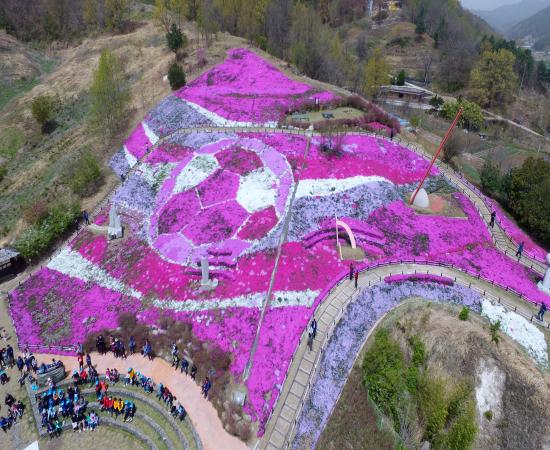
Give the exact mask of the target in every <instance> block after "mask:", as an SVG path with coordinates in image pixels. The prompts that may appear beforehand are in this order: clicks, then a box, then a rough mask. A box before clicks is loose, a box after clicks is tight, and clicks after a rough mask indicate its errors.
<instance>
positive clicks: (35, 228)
mask: <svg viewBox="0 0 550 450" xmlns="http://www.w3.org/2000/svg"><path fill="white" fill-rule="evenodd" d="M79 215H80V207H79V205H78V203H60V204H59V205H57V206H54V207H53V208H52V209H51V210H50V211H49V213H48V215H47V217H46V218H44V219H43V220H42V221H41V222H40V223H39V224H36V225H32V226H31V227H29V228H27V230H25V231H24V232H23V234H22V235H21V236H19V238H18V239H17V240H16V241H15V244H14V247H15V248H16V250H17V251H18V252H19V253H21V255H22V256H23V257H24V258H25V259H27V260H31V259H34V258H38V257H40V256H42V255H43V254H44V253H46V252H47V251H48V250H49V249H50V248H51V247H52V245H53V244H54V243H55V242H56V241H57V240H58V239H59V238H60V237H61V236H62V235H63V234H65V233H66V232H67V231H68V230H69V229H70V228H72V227H73V226H74V223H75V220H76V219H77V218H78V217H79Z"/></svg>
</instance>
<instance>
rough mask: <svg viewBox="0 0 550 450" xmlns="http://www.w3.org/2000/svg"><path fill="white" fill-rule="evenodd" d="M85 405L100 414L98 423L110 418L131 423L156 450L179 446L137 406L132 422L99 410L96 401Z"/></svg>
mask: <svg viewBox="0 0 550 450" xmlns="http://www.w3.org/2000/svg"><path fill="white" fill-rule="evenodd" d="M87 407H88V409H91V410H93V411H95V412H97V413H98V414H99V415H100V419H99V422H100V424H101V422H102V421H104V419H110V420H112V421H114V422H116V423H117V424H120V423H126V424H131V425H132V426H133V427H134V428H137V429H139V430H140V431H141V432H142V433H143V434H144V435H145V436H147V437H148V438H149V439H151V441H152V442H153V444H154V445H155V446H156V448H157V449H158V450H176V449H177V448H180V447H176V446H175V444H174V442H172V441H171V440H169V439H167V438H166V437H164V434H165V432H164V429H163V428H162V427H161V426H160V425H158V424H157V423H156V422H155V421H154V420H152V419H151V418H150V417H149V416H148V415H147V414H145V413H143V412H142V411H140V410H139V408H138V409H137V411H136V414H135V415H134V418H133V420H132V422H124V421H123V417H122V416H121V417H119V418H117V417H116V416H110V415H107V412H105V411H101V405H100V404H99V403H98V402H89V403H88V406H87ZM176 444H177V443H176Z"/></svg>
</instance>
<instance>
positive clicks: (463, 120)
mask: <svg viewBox="0 0 550 450" xmlns="http://www.w3.org/2000/svg"><path fill="white" fill-rule="evenodd" d="M460 108H463V109H464V111H463V113H462V116H461V117H460V120H459V121H458V125H459V126H461V127H462V128H467V129H468V130H479V129H481V127H482V126H483V123H484V121H485V119H484V118H483V111H482V110H481V108H480V107H479V105H476V104H475V103H474V102H469V101H468V100H465V99H463V98H462V99H460V100H458V101H456V102H445V103H444V104H443V107H442V108H441V116H442V117H443V118H445V119H447V120H453V119H454V118H455V117H456V115H457V114H458V110H459V109H460Z"/></svg>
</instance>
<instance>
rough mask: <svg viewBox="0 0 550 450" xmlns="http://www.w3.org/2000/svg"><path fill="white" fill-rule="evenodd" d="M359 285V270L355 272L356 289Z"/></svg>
mask: <svg viewBox="0 0 550 450" xmlns="http://www.w3.org/2000/svg"><path fill="white" fill-rule="evenodd" d="M358 285H359V271H356V272H355V289H357V286H358Z"/></svg>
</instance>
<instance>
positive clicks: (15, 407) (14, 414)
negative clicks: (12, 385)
mask: <svg viewBox="0 0 550 450" xmlns="http://www.w3.org/2000/svg"><path fill="white" fill-rule="evenodd" d="M4 403H5V404H6V407H7V408H8V412H7V416H4V415H2V416H0V428H2V431H3V432H4V433H7V432H8V429H9V428H11V426H12V425H13V424H14V423H16V422H17V420H18V419H19V418H20V417H21V416H23V413H24V412H25V405H24V404H23V402H22V401H21V400H16V399H15V397H13V395H11V394H6V397H5V398H4Z"/></svg>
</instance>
